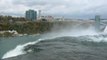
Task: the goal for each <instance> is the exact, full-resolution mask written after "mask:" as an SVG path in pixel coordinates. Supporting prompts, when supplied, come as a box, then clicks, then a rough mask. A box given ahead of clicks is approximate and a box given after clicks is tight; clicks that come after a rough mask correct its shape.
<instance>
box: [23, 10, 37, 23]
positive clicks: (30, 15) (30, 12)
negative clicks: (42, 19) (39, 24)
mask: <svg viewBox="0 0 107 60" xmlns="http://www.w3.org/2000/svg"><path fill="white" fill-rule="evenodd" d="M25 17H26V19H28V20H31V21H34V20H37V11H34V10H28V11H26V13H25Z"/></svg>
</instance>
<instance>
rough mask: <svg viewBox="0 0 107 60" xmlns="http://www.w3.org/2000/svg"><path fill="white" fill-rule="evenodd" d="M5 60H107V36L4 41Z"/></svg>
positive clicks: (1, 51) (24, 38)
mask: <svg viewBox="0 0 107 60" xmlns="http://www.w3.org/2000/svg"><path fill="white" fill-rule="evenodd" d="M0 46H1V48H0V54H1V55H0V56H1V59H2V60H107V34H95V35H81V36H68V35H62V36H57V37H56V36H55V37H52V38H51V37H50V36H49V38H43V37H41V36H33V35H31V36H23V37H11V38H1V40H0Z"/></svg>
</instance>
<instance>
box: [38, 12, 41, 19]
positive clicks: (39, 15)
mask: <svg viewBox="0 0 107 60" xmlns="http://www.w3.org/2000/svg"><path fill="white" fill-rule="evenodd" d="M38 18H41V10H39V16H38Z"/></svg>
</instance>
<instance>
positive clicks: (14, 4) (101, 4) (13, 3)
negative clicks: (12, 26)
mask: <svg viewBox="0 0 107 60" xmlns="http://www.w3.org/2000/svg"><path fill="white" fill-rule="evenodd" d="M106 6H107V0H58V1H57V0H54V1H53V0H52V1H50V0H39V1H38V0H28V1H26V0H1V1H0V15H12V16H23V17H24V14H25V11H26V10H28V9H33V10H36V11H38V10H42V15H52V16H64V17H71V18H94V16H95V15H101V17H102V18H106V16H107V12H106V10H107V7H106Z"/></svg>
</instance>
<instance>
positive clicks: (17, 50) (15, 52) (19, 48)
mask: <svg viewBox="0 0 107 60" xmlns="http://www.w3.org/2000/svg"><path fill="white" fill-rule="evenodd" d="M41 40H43V39H38V40H37V41H34V42H29V43H26V44H23V45H18V46H17V47H16V48H14V49H13V50H10V51H9V52H7V53H6V54H4V56H3V57H2V59H5V58H10V57H15V56H18V55H22V54H26V52H24V51H23V49H24V47H25V46H27V45H32V44H36V43H38V42H40V41H41Z"/></svg>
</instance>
